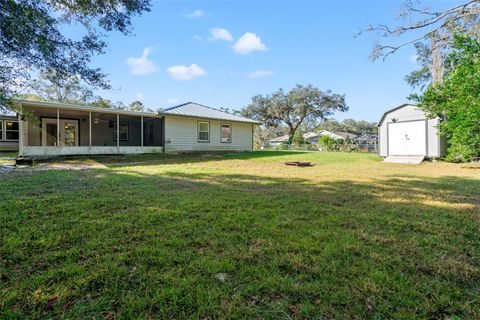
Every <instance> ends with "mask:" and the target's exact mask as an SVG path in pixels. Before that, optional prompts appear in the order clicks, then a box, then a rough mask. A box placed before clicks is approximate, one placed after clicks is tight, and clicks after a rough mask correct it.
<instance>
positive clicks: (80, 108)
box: [15, 100, 157, 117]
mask: <svg viewBox="0 0 480 320" xmlns="http://www.w3.org/2000/svg"><path fill="white" fill-rule="evenodd" d="M15 102H17V103H19V104H21V105H22V106H27V107H29V106H32V107H40V108H58V109H63V110H74V111H92V112H99V113H113V114H117V113H118V114H123V115H132V116H142V115H143V116H146V117H155V116H156V115H157V113H155V112H139V111H128V110H122V109H115V108H99V107H92V106H88V105H78V104H69V103H61V102H48V101H31V100H15Z"/></svg>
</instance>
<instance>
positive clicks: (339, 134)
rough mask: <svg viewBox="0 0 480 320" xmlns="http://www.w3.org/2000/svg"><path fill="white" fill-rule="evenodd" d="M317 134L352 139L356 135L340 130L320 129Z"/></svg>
mask: <svg viewBox="0 0 480 320" xmlns="http://www.w3.org/2000/svg"><path fill="white" fill-rule="evenodd" d="M318 135H319V136H329V137H331V138H335V139H354V138H355V137H356V135H355V134H353V133H348V132H342V131H333V132H332V131H328V130H322V131H320V132H319V133H318Z"/></svg>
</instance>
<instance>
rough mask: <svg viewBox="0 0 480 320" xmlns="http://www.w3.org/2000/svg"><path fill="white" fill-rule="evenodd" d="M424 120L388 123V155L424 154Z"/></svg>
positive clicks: (425, 153) (425, 150) (425, 152)
mask: <svg viewBox="0 0 480 320" xmlns="http://www.w3.org/2000/svg"><path fill="white" fill-rule="evenodd" d="M425 125H426V122H425V121H423V120H422V121H409V122H397V123H389V124H388V155H389V156H426V155H427V140H426V127H425Z"/></svg>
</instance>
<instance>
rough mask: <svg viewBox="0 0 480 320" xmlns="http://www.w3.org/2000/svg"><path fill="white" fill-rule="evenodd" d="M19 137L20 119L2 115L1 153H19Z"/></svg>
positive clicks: (0, 119) (0, 127) (0, 128)
mask: <svg viewBox="0 0 480 320" xmlns="http://www.w3.org/2000/svg"><path fill="white" fill-rule="evenodd" d="M19 136H20V134H19V124H18V117H17V116H15V115H14V114H12V115H6V114H5V115H1V114H0V151H17V150H18V140H19Z"/></svg>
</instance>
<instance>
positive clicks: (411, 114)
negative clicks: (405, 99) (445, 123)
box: [378, 105, 444, 157]
mask: <svg viewBox="0 0 480 320" xmlns="http://www.w3.org/2000/svg"><path fill="white" fill-rule="evenodd" d="M393 118H394V119H397V121H414V120H425V121H427V156H429V157H440V156H441V154H442V148H441V144H442V143H443V142H442V141H441V139H440V135H439V129H438V125H439V123H440V120H439V119H438V118H435V119H428V118H427V116H426V115H425V113H424V112H423V111H422V110H421V109H419V108H418V107H416V106H414V105H405V106H404V107H401V108H399V109H397V110H393V111H391V112H388V113H387V114H386V116H385V119H383V121H382V122H381V123H380V126H379V127H378V137H379V154H380V156H382V157H386V156H387V155H388V135H387V127H388V123H392V119H393ZM443 150H444V149H443Z"/></svg>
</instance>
